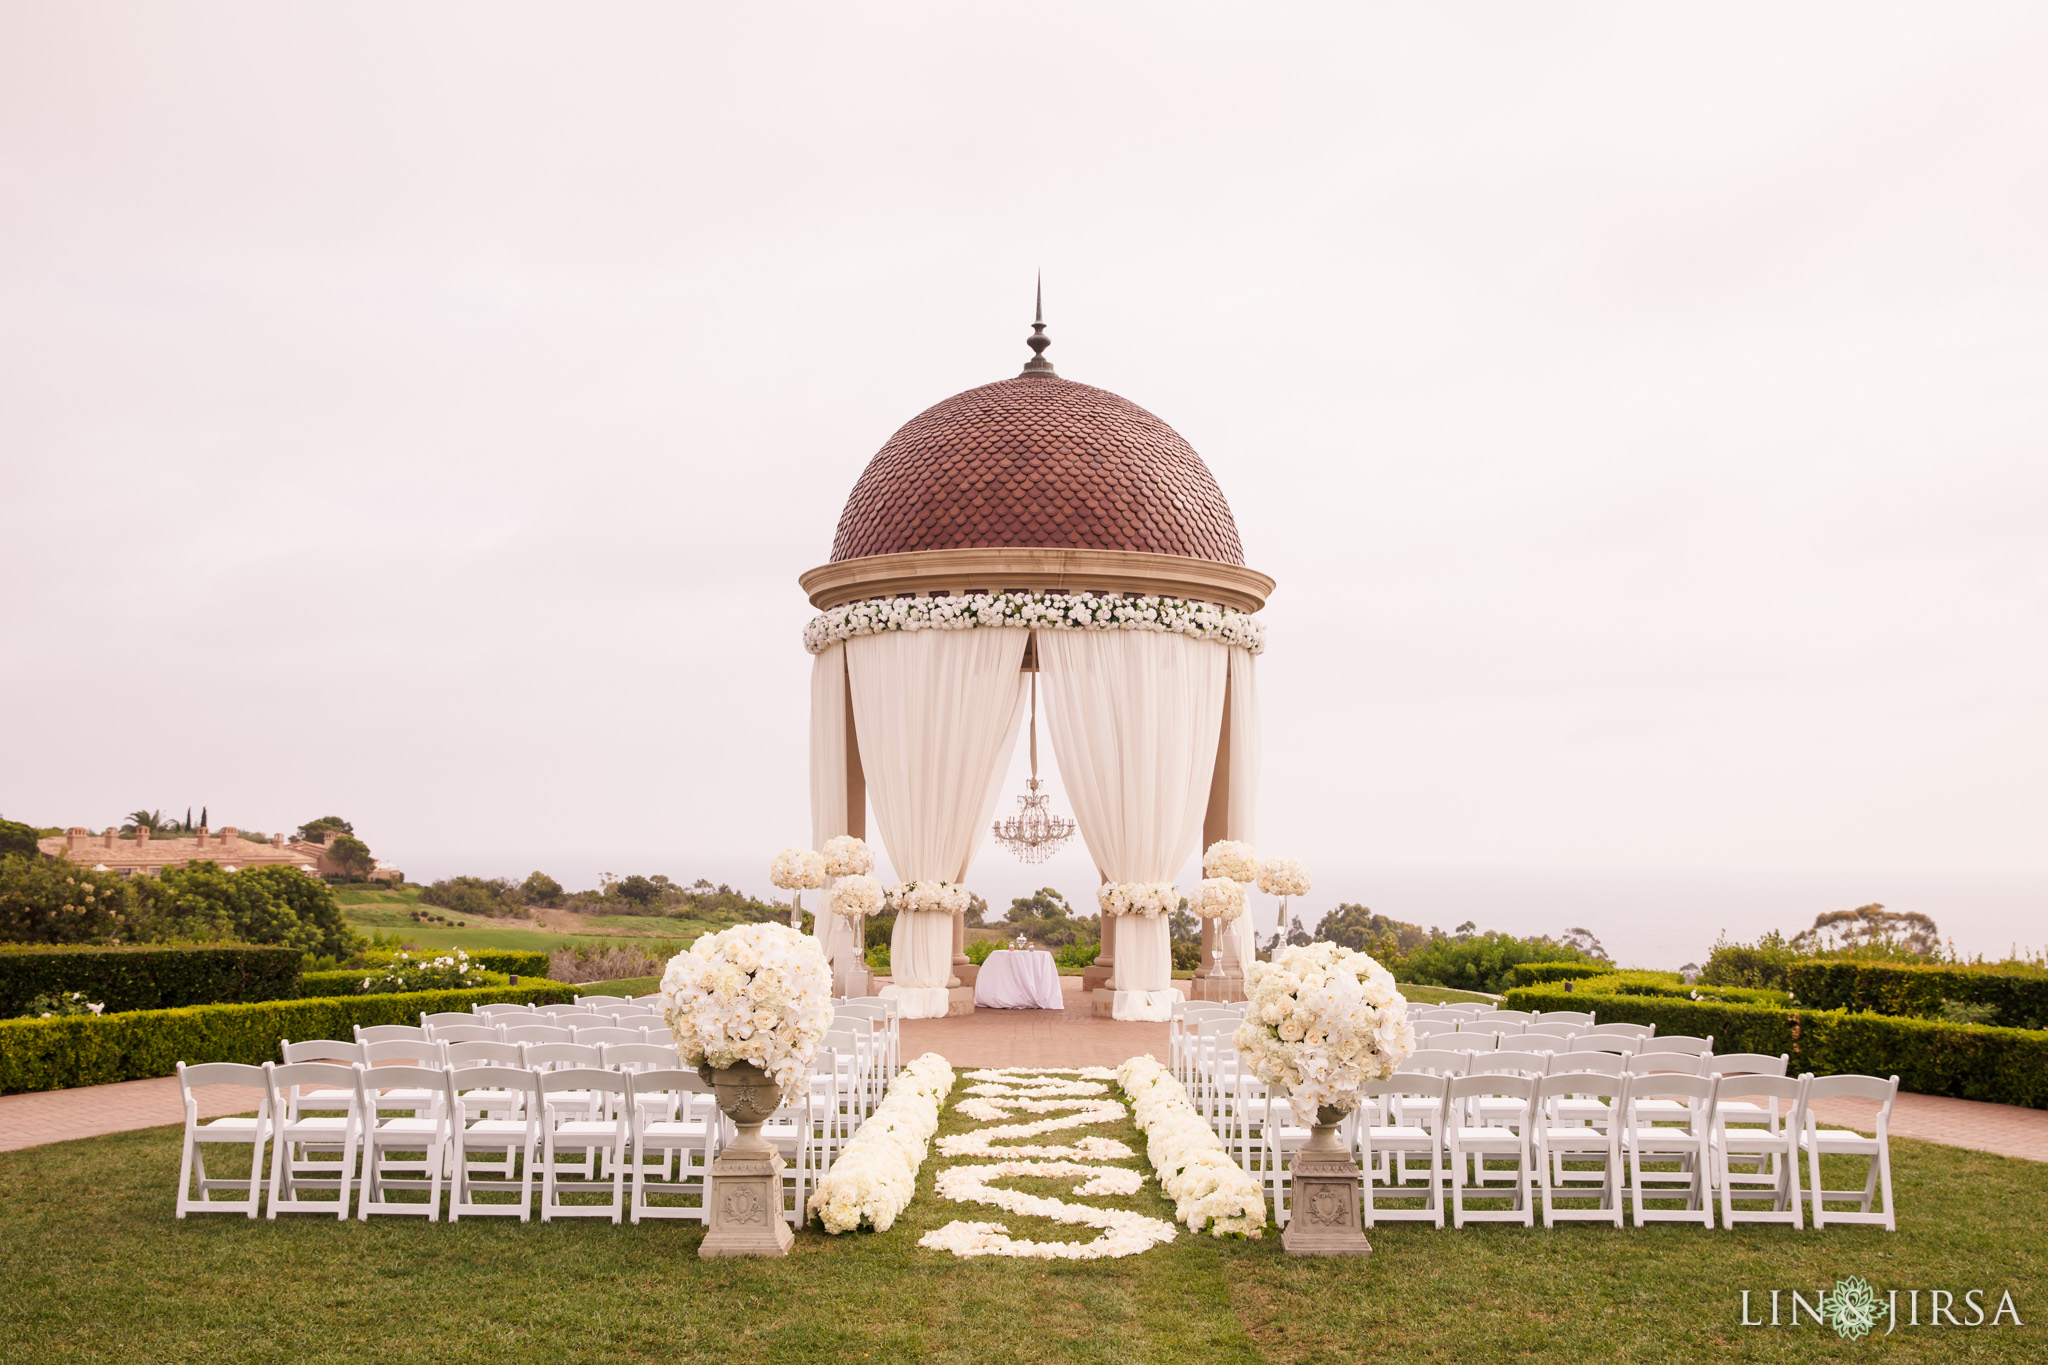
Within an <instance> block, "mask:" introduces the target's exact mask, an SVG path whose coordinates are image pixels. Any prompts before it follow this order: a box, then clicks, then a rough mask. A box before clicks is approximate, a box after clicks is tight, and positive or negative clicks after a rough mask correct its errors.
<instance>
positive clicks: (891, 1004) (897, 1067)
mask: <svg viewBox="0 0 2048 1365" xmlns="http://www.w3.org/2000/svg"><path fill="white" fill-rule="evenodd" d="M839 1004H840V1005H841V1006H845V1005H864V1006H868V1007H870V1008H875V1009H880V1010H881V1011H882V1018H883V1019H884V1020H885V1021H886V1022H887V1024H888V1029H889V1063H888V1067H887V1070H886V1072H885V1075H884V1079H885V1081H887V1080H894V1079H895V1078H896V1073H897V1072H899V1071H901V1070H902V1069H903V1027H902V1025H903V1005H902V1002H901V1001H899V1000H897V999H896V998H895V997H894V996H880V995H862V996H856V997H855V998H854V999H851V1000H843V1001H840V1002H839Z"/></svg>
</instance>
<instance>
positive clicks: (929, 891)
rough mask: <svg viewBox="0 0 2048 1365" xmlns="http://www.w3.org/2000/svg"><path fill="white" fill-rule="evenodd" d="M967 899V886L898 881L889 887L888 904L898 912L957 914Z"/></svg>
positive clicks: (963, 907)
mask: <svg viewBox="0 0 2048 1365" xmlns="http://www.w3.org/2000/svg"><path fill="white" fill-rule="evenodd" d="M967 899H968V897H967V888H966V887H964V886H958V885H956V884H954V883H952V882H898V883H897V884H896V885H894V886H892V887H890V888H889V904H890V905H891V906H893V907H895V909H896V911H897V913H898V914H911V915H957V914H959V913H960V912H961V911H963V910H965V909H966V908H967Z"/></svg>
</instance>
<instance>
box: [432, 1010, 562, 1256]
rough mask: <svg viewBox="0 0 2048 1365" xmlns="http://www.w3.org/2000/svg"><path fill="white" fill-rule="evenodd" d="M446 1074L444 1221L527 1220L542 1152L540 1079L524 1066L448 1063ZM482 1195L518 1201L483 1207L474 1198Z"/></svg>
mask: <svg viewBox="0 0 2048 1365" xmlns="http://www.w3.org/2000/svg"><path fill="white" fill-rule="evenodd" d="M455 1046H456V1047H463V1046H482V1045H481V1044H474V1045H465V1044H461V1043H458V1044H456V1045H455ZM450 1051H451V1052H453V1051H454V1048H451V1049H450ZM447 1074H448V1094H449V1099H448V1144H449V1148H450V1153H451V1156H452V1158H453V1159H452V1162H451V1164H452V1165H453V1167H454V1183H453V1186H452V1188H451V1190H450V1193H449V1196H448V1221H449V1222H451V1223H454V1222H459V1221H460V1220H461V1219H462V1217H463V1215H464V1214H468V1215H471V1216H474V1217H493V1218H511V1217H515V1216H516V1217H517V1218H518V1219H519V1221H520V1222H522V1223H524V1222H526V1221H527V1220H528V1219H529V1218H530V1217H531V1216H532V1212H533V1171H534V1164H535V1162H536V1161H537V1160H538V1154H539V1149H540V1125H541V1116H542V1106H541V1099H540V1078H539V1077H538V1076H537V1075H536V1074H535V1073H534V1072H532V1071H529V1070H528V1069H527V1068H525V1067H523V1066H503V1065H495V1064H482V1065H470V1066H458V1065H454V1064H453V1063H452V1059H451V1065H450V1066H449V1067H448V1071H447ZM482 1194H496V1195H516V1196H517V1197H518V1201H517V1202H516V1203H514V1202H511V1201H505V1202H497V1203H486V1202H484V1201H483V1200H481V1199H479V1198H478V1197H477V1196H478V1195H482Z"/></svg>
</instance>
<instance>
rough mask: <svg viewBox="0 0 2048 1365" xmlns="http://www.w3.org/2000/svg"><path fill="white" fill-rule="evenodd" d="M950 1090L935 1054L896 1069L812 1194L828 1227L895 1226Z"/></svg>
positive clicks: (946, 1069) (948, 1075)
mask: <svg viewBox="0 0 2048 1365" xmlns="http://www.w3.org/2000/svg"><path fill="white" fill-rule="evenodd" d="M870 880H873V879H872V878H870ZM878 885H879V883H878ZM952 1088H953V1068H952V1067H950V1066H948V1065H946V1059H945V1058H944V1057H941V1056H940V1055H939V1054H938V1053H936V1052H927V1053H926V1054H925V1055H924V1056H922V1057H919V1058H918V1059H917V1060H915V1061H913V1062H911V1063H910V1064H909V1065H908V1066H906V1067H904V1068H903V1070H901V1071H899V1072H897V1073H896V1079H895V1080H893V1081H891V1082H889V1093H888V1094H886V1095H884V1096H883V1097H882V1102H881V1103H880V1104H878V1105H876V1106H875V1112H874V1113H872V1114H870V1115H868V1118H867V1121H866V1122H865V1123H863V1124H861V1126H860V1127H859V1129H857V1130H856V1131H855V1132H854V1135H853V1137H852V1138H850V1139H849V1140H848V1141H847V1143H846V1145H845V1146H844V1147H842V1148H840V1149H839V1156H838V1159H837V1160H835V1161H834V1162H833V1163H832V1169H831V1170H830V1171H828V1172H826V1174H825V1176H824V1178H823V1179H821V1180H820V1181H819V1182H818V1187H817V1189H816V1191H815V1192H813V1193H812V1195H811V1200H810V1204H809V1208H810V1211H811V1212H812V1213H813V1214H815V1215H816V1216H817V1217H818V1219H819V1220H820V1221H821V1222H823V1223H824V1225H825V1231H827V1232H829V1233H832V1234H834V1235H837V1234H839V1233H842V1232H851V1231H853V1230H854V1229H856V1228H863V1227H864V1228H871V1229H873V1230H874V1231H876V1232H887V1231H888V1230H889V1229H890V1228H891V1227H893V1226H895V1223H896V1217H897V1215H898V1214H900V1213H902V1212H903V1210H904V1209H906V1208H908V1207H909V1206H910V1199H911V1196H912V1195H914V1194H916V1193H917V1171H918V1168H919V1167H920V1166H922V1165H924V1158H925V1152H926V1151H927V1150H928V1149H929V1148H930V1146H931V1140H932V1134H933V1133H935V1132H937V1131H938V1129H939V1106H940V1105H941V1104H942V1103H943V1102H944V1101H945V1098H946V1095H947V1093H948V1092H949V1091H951V1090H952Z"/></svg>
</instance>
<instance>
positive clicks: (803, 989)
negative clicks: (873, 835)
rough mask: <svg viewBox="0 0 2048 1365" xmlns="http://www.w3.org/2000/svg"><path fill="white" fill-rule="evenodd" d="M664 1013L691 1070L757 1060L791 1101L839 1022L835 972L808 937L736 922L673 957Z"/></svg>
mask: <svg viewBox="0 0 2048 1365" xmlns="http://www.w3.org/2000/svg"><path fill="white" fill-rule="evenodd" d="M661 1016H662V1019H663V1020H664V1021H665V1022H666V1023H667V1024H668V1026H669V1028H670V1030H672V1031H673V1032H674V1034H675V1039H676V1055H677V1056H678V1057H680V1058H681V1059H682V1061H683V1064H684V1065H685V1066H692V1067H703V1066H709V1067H711V1068H713V1069H720V1068H724V1067H728V1066H733V1065H735V1064H737V1063H740V1062H751V1063H752V1064H753V1065H755V1066H758V1067H760V1068H761V1070H763V1071H765V1072H767V1073H768V1074H769V1075H770V1076H772V1077H773V1078H774V1079H775V1083H776V1084H777V1085H778V1086H780V1087H781V1088H782V1095H783V1098H784V1099H785V1100H787V1099H790V1098H792V1097H794V1096H796V1095H799V1094H801V1093H802V1092H803V1085H804V1077H805V1074H806V1073H807V1071H808V1069H809V1067H810V1064H811V1058H812V1057H814V1056H815V1055H817V1051H818V1041H819V1040H820V1039H821V1038H823V1037H824V1036H825V1030H826V1028H827V1026H828V1025H830V1023H831V1022H832V969H831V968H830V967H829V966H828V965H827V964H826V962H825V955H824V953H823V952H822V951H821V950H820V949H819V947H818V941H817V940H816V939H814V938H812V937H810V936H809V935H808V934H803V933H799V932H798V931H796V930H795V929H792V928H790V927H789V926H788V925H786V924H736V925H734V926H733V927H732V928H730V929H722V930H720V931H719V932H718V933H715V934H705V935H704V936H703V937H701V938H699V939H698V940H697V941H696V942H695V943H693V944H691V945H690V947H689V950H688V951H687V952H681V953H677V954H676V955H675V956H674V957H672V958H670V959H669V964H668V970H666V971H665V972H663V973H662V975H661Z"/></svg>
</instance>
